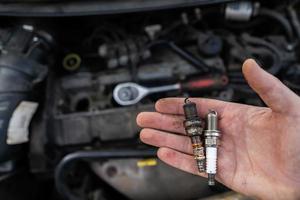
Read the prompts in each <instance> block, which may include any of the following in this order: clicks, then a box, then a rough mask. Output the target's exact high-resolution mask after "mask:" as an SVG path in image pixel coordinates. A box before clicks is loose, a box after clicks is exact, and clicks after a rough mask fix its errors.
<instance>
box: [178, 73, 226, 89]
mask: <svg viewBox="0 0 300 200" xmlns="http://www.w3.org/2000/svg"><path fill="white" fill-rule="evenodd" d="M227 84H228V78H227V76H218V77H205V78H200V79H196V80H192V81H189V82H186V83H181V89H182V90H204V89H219V88H223V87H224V86H226V85H227Z"/></svg>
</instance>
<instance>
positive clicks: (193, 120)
mask: <svg viewBox="0 0 300 200" xmlns="http://www.w3.org/2000/svg"><path fill="white" fill-rule="evenodd" d="M184 103H185V104H184V106H183V110H184V114H185V118H186V120H185V121H184V127H185V131H186V133H187V135H188V136H189V137H191V140H192V145H193V153H194V156H195V160H196V161H197V166H198V169H199V172H201V173H202V172H205V155H204V147H203V144H202V140H201V137H202V134H203V125H204V123H203V121H202V120H201V119H200V118H199V116H198V112H197V107H196V104H195V103H193V102H191V101H189V100H188V99H185V101H184Z"/></svg>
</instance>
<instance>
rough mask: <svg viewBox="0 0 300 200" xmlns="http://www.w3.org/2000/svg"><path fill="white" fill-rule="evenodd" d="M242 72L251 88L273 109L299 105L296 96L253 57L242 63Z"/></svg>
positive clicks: (279, 109) (286, 109)
mask: <svg viewBox="0 0 300 200" xmlns="http://www.w3.org/2000/svg"><path fill="white" fill-rule="evenodd" d="M243 73H244V76H245V78H246V79H247V81H248V83H249V85H250V86H251V88H252V89H253V90H254V91H255V92H256V93H257V94H258V95H259V96H260V97H261V98H262V100H263V101H264V102H265V103H266V104H267V105H268V106H269V107H270V108H271V109H272V110H273V111H276V112H286V111H290V110H292V109H293V108H297V107H298V106H299V105H297V104H298V101H296V99H298V96H297V95H296V94H295V93H293V92H292V91H291V90H290V89H289V88H287V87H286V86H285V85H284V84H283V83H281V82H280V81H279V80H278V79H277V78H276V77H274V76H272V75H271V74H269V73H268V72H266V71H265V70H263V69H262V68H261V67H260V66H259V65H258V64H257V63H256V62H255V61H254V60H253V59H248V60H247V61H246V62H245V63H244V65H243Z"/></svg>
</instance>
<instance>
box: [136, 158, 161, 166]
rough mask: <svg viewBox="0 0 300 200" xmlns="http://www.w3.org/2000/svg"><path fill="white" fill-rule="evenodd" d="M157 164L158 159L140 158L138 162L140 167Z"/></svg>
mask: <svg viewBox="0 0 300 200" xmlns="http://www.w3.org/2000/svg"><path fill="white" fill-rule="evenodd" d="M156 165H157V160H156V159H145V160H139V161H138V162H137V166H138V167H151V166H156Z"/></svg>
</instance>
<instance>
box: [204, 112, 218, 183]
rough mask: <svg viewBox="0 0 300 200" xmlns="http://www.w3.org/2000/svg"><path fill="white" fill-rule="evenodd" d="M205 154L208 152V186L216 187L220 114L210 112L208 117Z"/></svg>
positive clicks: (205, 132)
mask: <svg viewBox="0 0 300 200" xmlns="http://www.w3.org/2000/svg"><path fill="white" fill-rule="evenodd" d="M204 136H205V152H206V173H207V174H208V185H210V186H213V185H215V175H216V173H217V151H218V143H219V141H218V140H219V137H220V131H219V130H218V114H217V112H216V111H213V110H210V111H209V113H208V114H207V116H206V130H205V131H204Z"/></svg>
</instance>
